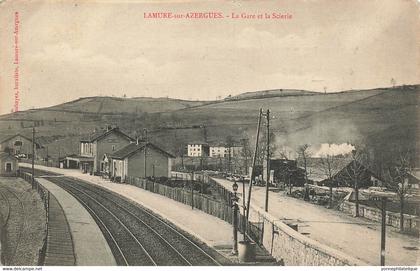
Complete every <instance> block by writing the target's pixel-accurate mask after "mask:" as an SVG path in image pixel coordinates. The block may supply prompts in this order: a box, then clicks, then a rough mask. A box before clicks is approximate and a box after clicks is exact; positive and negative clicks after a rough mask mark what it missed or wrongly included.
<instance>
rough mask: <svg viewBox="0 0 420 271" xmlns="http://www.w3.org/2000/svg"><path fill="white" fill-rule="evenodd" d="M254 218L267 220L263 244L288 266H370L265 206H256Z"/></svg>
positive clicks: (253, 213)
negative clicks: (295, 227)
mask: <svg viewBox="0 0 420 271" xmlns="http://www.w3.org/2000/svg"><path fill="white" fill-rule="evenodd" d="M250 221H258V222H263V223H264V234H263V245H264V247H265V249H267V251H268V252H272V253H271V254H272V256H273V257H275V258H276V260H278V261H283V262H284V264H285V265H286V266H296V265H308V266H336V265H367V263H365V262H362V261H360V260H358V259H355V258H353V257H350V256H348V255H346V254H345V253H342V252H340V251H338V250H336V249H332V248H330V247H328V246H326V245H323V244H321V243H319V242H317V241H315V240H312V239H310V238H308V237H306V236H304V235H302V234H300V233H299V232H297V231H295V230H293V229H292V228H291V227H289V226H288V225H286V224H285V223H283V222H281V221H279V220H278V219H276V218H275V217H274V216H272V215H270V214H269V213H267V212H265V211H263V210H262V209H261V208H258V207H255V206H252V208H251V209H250Z"/></svg>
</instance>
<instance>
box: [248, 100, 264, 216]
mask: <svg viewBox="0 0 420 271" xmlns="http://www.w3.org/2000/svg"><path fill="white" fill-rule="evenodd" d="M261 117H262V108H260V112H259V115H258V125H257V137H256V139H255V151H254V157H253V158H252V172H251V178H250V180H249V188H248V201H247V204H246V221H247V222H248V220H249V205H250V203H251V191H252V180H253V178H254V177H255V162H256V160H257V152H258V139H259V137H260V127H261Z"/></svg>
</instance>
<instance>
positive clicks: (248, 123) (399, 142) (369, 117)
mask: <svg viewBox="0 0 420 271" xmlns="http://www.w3.org/2000/svg"><path fill="white" fill-rule="evenodd" d="M278 92H280V93H278ZM267 95H268V97H267ZM419 97H420V87H419V86H418V85H415V86H401V87H395V88H379V89H372V90H360V91H347V92H340V93H327V94H324V93H314V92H306V91H294V90H292V91H286V92H282V91H280V90H270V91H268V92H264V91H263V92H261V93H259V92H252V93H245V94H243V95H238V96H236V98H234V99H227V100H222V101H217V102H202V101H197V102H194V101H183V100H175V99H166V98H159V99H155V98H131V99H125V98H114V97H88V98H81V99H78V100H76V101H72V102H69V103H65V104H61V105H57V106H53V107H49V108H43V109H36V110H28V111H23V112H19V113H15V114H8V115H4V116H0V119H1V120H3V121H0V131H1V132H2V133H3V132H4V131H7V133H10V132H14V131H20V132H22V133H25V131H29V130H28V129H27V128H25V127H29V126H30V125H32V122H30V121H29V120H37V121H38V122H37V125H38V127H37V134H38V135H39V136H40V137H41V138H42V139H43V140H44V141H45V142H46V144H50V145H51V146H54V147H51V149H58V148H59V146H66V147H65V148H64V149H65V152H68V153H74V152H77V151H78V146H77V140H78V138H79V137H81V136H83V135H85V134H86V133H89V132H91V131H93V130H94V129H95V128H96V129H97V128H101V127H104V126H105V125H106V124H114V125H118V126H120V128H121V129H122V130H125V131H127V132H128V133H129V134H130V135H131V136H136V135H137V136H138V135H140V133H141V130H142V129H143V128H148V130H149V134H150V138H151V139H152V140H153V141H155V142H156V143H157V144H159V145H162V146H163V147H164V148H166V149H167V150H169V151H172V152H174V153H178V152H179V150H180V149H181V148H182V147H183V146H184V145H185V144H186V143H188V142H191V141H208V142H212V141H223V140H224V139H226V137H227V136H229V135H230V136H232V137H234V139H235V140H236V141H239V140H240V139H241V138H249V139H250V142H254V137H255V130H256V125H257V117H258V110H259V108H264V109H270V110H271V116H272V119H271V128H272V131H273V133H274V135H275V137H274V140H275V141H276V144H277V145H278V146H279V147H282V146H287V147H288V148H289V149H295V148H296V147H297V146H298V145H301V144H304V143H307V144H312V145H317V144H322V143H336V144H341V143H346V142H349V143H352V144H364V145H368V146H369V147H370V148H372V153H374V154H375V155H376V156H377V157H381V156H384V157H388V158H389V157H391V156H392V155H393V153H395V152H396V151H397V150H398V149H410V150H412V151H414V152H416V153H419V149H418V148H419V146H418V145H419V144H416V142H417V141H416V139H417V138H416V136H417V135H418V134H420V133H419V128H418V125H417V123H418V116H419V114H418V113H419V104H420V103H419ZM67 139H68V140H67ZM69 142H72V143H69ZM50 152H51V150H50ZM63 152H64V151H63V150H62V151H61V153H63Z"/></svg>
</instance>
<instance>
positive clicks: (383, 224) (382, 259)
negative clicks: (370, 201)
mask: <svg viewBox="0 0 420 271" xmlns="http://www.w3.org/2000/svg"><path fill="white" fill-rule="evenodd" d="M381 201H382V219H381V220H382V221H381V266H385V233H386V201H387V198H386V197H382V198H381Z"/></svg>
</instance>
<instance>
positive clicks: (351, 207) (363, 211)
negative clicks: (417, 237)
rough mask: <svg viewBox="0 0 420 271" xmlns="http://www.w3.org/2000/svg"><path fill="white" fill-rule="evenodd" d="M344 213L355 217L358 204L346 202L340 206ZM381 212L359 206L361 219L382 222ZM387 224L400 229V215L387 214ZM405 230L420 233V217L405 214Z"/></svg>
mask: <svg viewBox="0 0 420 271" xmlns="http://www.w3.org/2000/svg"><path fill="white" fill-rule="evenodd" d="M339 208H340V210H341V211H342V212H345V213H347V214H351V215H355V213H356V204H355V203H353V202H349V201H344V202H343V203H341V204H340V206H339ZM381 213H382V212H381V210H380V209H377V208H373V207H369V206H366V205H362V204H359V215H360V216H361V217H364V218H367V219H370V220H372V221H376V222H380V221H381V219H382V214H381ZM386 223H387V225H390V226H392V227H395V228H399V227H400V214H399V213H393V212H388V211H387V212H386ZM404 230H406V231H412V232H419V231H420V218H419V217H418V216H413V215H407V214H404Z"/></svg>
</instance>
